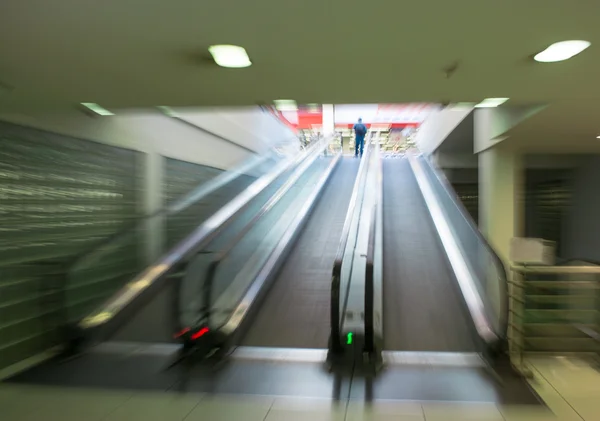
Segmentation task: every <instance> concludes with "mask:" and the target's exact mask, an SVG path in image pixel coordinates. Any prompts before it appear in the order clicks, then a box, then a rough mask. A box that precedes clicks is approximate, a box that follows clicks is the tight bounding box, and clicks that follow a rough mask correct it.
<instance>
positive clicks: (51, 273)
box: [0, 109, 295, 369]
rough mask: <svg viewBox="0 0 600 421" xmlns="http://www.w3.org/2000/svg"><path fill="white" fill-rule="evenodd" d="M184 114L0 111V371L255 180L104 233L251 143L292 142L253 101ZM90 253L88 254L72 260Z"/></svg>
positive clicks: (230, 160)
mask: <svg viewBox="0 0 600 421" xmlns="http://www.w3.org/2000/svg"><path fill="white" fill-rule="evenodd" d="M185 118H188V119H190V120H192V121H191V124H187V123H185V122H181V121H179V120H177V119H174V118H171V117H167V116H165V115H163V114H160V113H158V112H152V111H150V112H127V113H119V115H117V116H110V117H96V118H91V117H87V116H85V115H83V114H81V113H79V112H78V111H71V112H62V113H55V114H46V115H37V116H31V115H30V116H22V115H3V116H0V119H4V120H5V121H4V122H3V121H0V232H1V233H2V235H1V236H0V369H1V368H3V367H4V366H7V365H10V364H12V363H15V362H18V361H20V360H22V359H24V358H27V357H29V356H32V355H34V354H36V353H39V352H41V351H43V350H45V349H47V348H48V347H50V346H52V345H54V344H56V343H59V342H60V327H61V326H63V325H64V324H65V322H66V321H67V320H71V321H73V320H78V318H80V317H81V316H82V315H83V314H87V312H88V311H89V310H91V309H92V308H94V307H96V306H97V305H99V304H100V303H101V302H102V301H103V300H105V299H106V298H107V297H108V296H109V295H111V294H113V293H114V292H115V291H116V290H117V289H118V288H119V287H120V286H121V285H123V284H124V283H125V282H127V281H128V280H130V279H131V277H132V276H133V275H134V274H135V273H137V271H139V270H141V269H142V268H143V267H144V266H145V265H146V264H147V263H148V261H149V260H152V259H154V258H156V257H158V255H159V254H160V253H161V252H163V251H164V247H165V245H167V246H168V245H172V244H174V243H176V242H178V241H180V240H181V239H182V238H183V237H184V236H185V235H187V234H188V233H189V231H190V229H192V228H194V227H196V226H197V225H198V224H199V223H200V222H201V221H202V220H203V218H205V217H207V216H209V214H211V212H214V211H215V210H216V209H217V208H218V207H219V206H222V205H223V204H225V203H226V202H227V201H228V200H230V199H231V198H232V197H234V196H235V195H236V194H239V192H240V191H241V190H242V189H244V188H245V187H246V186H247V185H248V184H249V183H250V182H251V181H252V177H251V176H243V177H239V178H238V179H236V180H235V181H234V182H232V183H229V184H228V185H227V186H226V187H225V188H222V189H219V190H218V191H216V192H214V193H212V194H211V195H210V196H209V197H207V198H206V199H205V200H203V201H202V202H200V203H197V204H195V205H194V206H191V207H190V208H189V209H187V210H186V211H184V212H180V213H179V214H177V215H176V216H169V217H168V218H166V219H165V218H164V217H163V216H162V215H159V216H158V217H153V218H151V219H150V220H148V221H146V222H147V223H144V224H143V226H141V227H140V226H138V227H137V228H136V229H135V230H129V231H127V233H128V234H127V235H125V236H124V237H122V238H120V239H119V240H118V241H117V242H116V243H115V242H111V243H109V244H107V245H102V244H104V241H105V240H106V239H107V238H110V237H111V236H113V235H114V234H115V233H117V232H121V231H122V230H123V229H128V228H129V227H131V226H132V224H133V223H134V222H135V221H137V220H138V219H137V218H138V217H140V216H142V215H148V214H152V213H154V212H156V211H158V210H160V209H161V208H162V207H163V206H164V205H165V204H166V203H172V202H173V201H174V200H176V197H178V196H181V195H183V194H185V193H187V192H188V191H190V190H191V189H193V188H194V187H196V186H197V185H198V184H199V183H204V182H206V181H208V180H210V179H212V178H214V177H216V176H218V175H219V174H220V173H222V171H223V170H224V169H228V168H231V167H232V166H235V165H237V164H239V163H240V162H243V161H245V160H246V159H247V158H249V157H251V156H255V155H254V153H252V151H249V150H248V149H251V150H254V151H257V152H258V153H260V152H262V151H264V150H265V149H267V148H268V147H269V146H270V144H273V143H278V142H280V141H282V140H284V139H286V138H287V139H291V140H293V139H295V137H294V135H293V133H292V132H291V131H289V130H288V129H287V128H286V127H285V126H283V125H281V124H280V123H279V122H277V121H275V119H274V117H272V116H271V115H270V114H267V113H262V112H257V110H255V109H248V110H235V111H232V112H231V113H230V114H227V113H226V112H225V111H223V110H220V111H218V112H216V111H207V112H206V113H202V112H198V113H190V114H189V115H186V116H185ZM11 122H12V123H11ZM13 123H19V124H13ZM196 125H203V126H204V127H202V130H200V129H198V128H196V127H194V126H196ZM257 131H258V132H257ZM211 133H214V135H213V134H211ZM220 137H225V138H226V139H228V140H229V141H224V140H223V139H221V138H220ZM231 142H233V143H239V144H242V146H243V147H244V148H240V147H236V146H235V145H232V143H231ZM263 170H264V169H263ZM99 245H102V246H100V247H99V248H98V246H99ZM88 250H95V252H94V253H95V254H94V256H95V257H94V258H86V259H83V260H80V263H76V264H74V262H75V261H76V260H77V259H78V258H79V257H81V255H82V253H85V252H86V251H88Z"/></svg>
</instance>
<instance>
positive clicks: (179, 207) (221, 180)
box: [67, 153, 273, 271]
mask: <svg viewBox="0 0 600 421" xmlns="http://www.w3.org/2000/svg"><path fill="white" fill-rule="evenodd" d="M271 158H273V156H272V154H271V153H268V154H265V155H262V156H260V157H258V158H256V157H254V158H252V160H250V162H247V163H244V164H243V165H241V166H240V167H239V168H236V169H234V170H231V171H224V172H223V173H221V174H219V175H218V176H216V177H215V178H213V179H212V180H210V181H208V182H206V183H203V184H201V185H200V186H199V187H196V188H195V189H194V190H192V191H191V192H188V193H187V194H186V195H184V196H183V197H182V198H179V199H178V200H177V201H176V202H175V203H172V204H171V205H168V206H164V207H163V208H161V209H159V210H157V211H155V212H153V213H150V214H147V215H143V216H140V217H138V218H135V220H134V221H133V222H132V223H131V224H128V225H127V226H126V227H124V228H123V229H121V230H119V231H117V232H115V233H114V234H112V235H110V236H108V237H107V238H105V239H103V240H101V241H100V242H98V243H95V244H93V245H92V246H91V247H90V248H89V249H87V250H85V251H83V252H81V253H79V254H77V256H75V258H73V259H72V260H71V261H70V262H69V263H67V271H69V270H70V269H71V268H73V267H74V266H76V265H77V264H79V263H80V262H81V261H83V260H85V259H86V258H88V257H89V256H91V255H93V254H94V253H96V252H97V251H98V250H99V249H101V248H103V247H105V246H106V245H108V244H110V243H113V242H116V241H118V240H120V239H121V238H124V237H125V236H126V235H127V234H129V233H130V232H131V231H132V230H135V229H136V228H138V227H140V226H142V225H143V224H144V223H146V221H149V220H150V219H152V218H156V217H159V216H169V215H173V214H175V213H178V212H181V211H183V210H185V209H187V208H188V207H190V206H191V205H192V204H194V203H196V202H198V201H199V200H202V199H203V198H205V197H206V196H208V195H209V194H211V193H213V192H214V191H216V190H218V189H220V188H221V187H223V186H225V185H227V184H229V183H230V182H231V181H233V180H235V179H236V178H238V177H239V176H240V175H243V174H246V172H248V171H250V170H251V169H253V168H255V167H258V166H259V165H262V164H263V163H264V162H266V161H268V160H269V159H271Z"/></svg>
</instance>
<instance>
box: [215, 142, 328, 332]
mask: <svg viewBox="0 0 600 421" xmlns="http://www.w3.org/2000/svg"><path fill="white" fill-rule="evenodd" d="M326 147H327V144H326V143H324V142H323V143H322V145H317V146H316V147H315V150H314V151H311V155H310V156H309V157H308V158H307V159H306V160H304V161H303V162H302V163H301V164H300V165H298V166H297V167H296V170H295V171H294V173H293V174H292V175H291V176H290V178H288V179H287V180H286V182H285V183H284V184H283V185H282V186H281V187H280V188H279V189H278V190H277V191H276V192H275V194H274V195H273V196H271V198H270V199H269V200H268V201H267V203H265V204H264V205H263V206H262V207H261V208H260V210H259V211H258V212H257V213H256V214H255V215H254V216H253V217H252V218H251V219H250V220H249V221H248V222H246V224H245V225H244V226H243V227H242V229H241V230H240V232H238V233H237V234H236V235H235V236H234V237H233V238H232V239H231V241H229V243H228V244H227V245H225V247H224V248H223V250H221V251H220V252H218V254H217V255H216V257H215V258H214V259H213V261H212V262H211V263H210V265H209V267H208V268H207V271H206V273H207V274H206V277H205V279H206V283H205V290H206V291H207V292H206V294H205V300H206V301H207V302H206V303H205V308H206V309H207V311H208V314H207V315H206V317H205V320H207V323H209V322H210V302H211V301H212V297H211V292H212V286H213V283H214V278H215V276H216V273H217V269H218V268H219V266H220V265H221V263H222V262H223V260H225V258H226V257H227V256H228V255H229V254H230V253H231V251H232V250H233V249H234V248H235V246H236V245H237V244H239V242H240V241H241V240H242V239H243V238H244V236H245V235H246V234H247V233H248V232H249V231H250V229H252V227H253V226H254V225H255V224H256V223H257V222H258V221H259V220H260V219H261V218H262V217H263V216H264V215H265V214H267V213H268V212H269V211H270V210H271V209H272V208H273V206H275V205H276V204H277V203H279V201H280V200H281V199H282V198H283V196H284V195H285V194H286V193H287V192H288V191H289V190H290V189H291V188H292V186H293V185H294V184H296V182H297V181H298V180H299V179H300V177H302V175H304V173H305V172H306V171H307V170H308V168H309V167H310V166H311V165H312V164H313V163H314V162H315V161H316V159H317V157H318V156H319V154H320V153H321V152H322V151H323V150H324V149H325V148H326Z"/></svg>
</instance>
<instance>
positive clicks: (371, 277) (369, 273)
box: [364, 145, 383, 354]
mask: <svg viewBox="0 0 600 421" xmlns="http://www.w3.org/2000/svg"><path fill="white" fill-rule="evenodd" d="M375 148H376V149H375V151H376V154H377V157H376V158H377V161H376V163H377V167H376V168H377V178H376V180H377V186H376V191H377V194H376V200H375V204H374V205H373V210H372V212H373V213H372V215H371V221H370V225H369V244H368V248H367V264H366V267H365V309H364V312H365V338H364V341H365V344H364V345H365V346H364V352H366V353H368V354H372V353H373V352H375V251H376V244H377V231H378V229H379V228H380V225H379V224H382V223H383V221H381V220H380V219H379V211H380V209H381V208H382V206H383V203H382V202H383V191H382V188H383V186H382V182H383V173H382V167H381V153H380V149H379V145H377V146H376V147H375Z"/></svg>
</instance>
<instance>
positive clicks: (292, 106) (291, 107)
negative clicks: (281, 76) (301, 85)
mask: <svg viewBox="0 0 600 421" xmlns="http://www.w3.org/2000/svg"><path fill="white" fill-rule="evenodd" d="M273 102H274V103H275V108H277V109H278V110H279V111H297V110H298V104H296V101H294V100H293V99H276V100H275V101H273Z"/></svg>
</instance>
